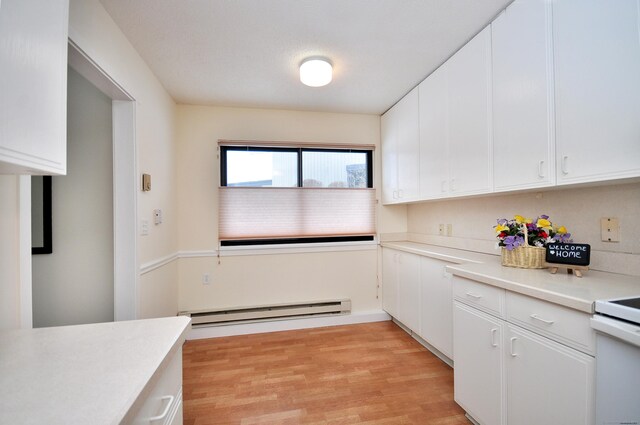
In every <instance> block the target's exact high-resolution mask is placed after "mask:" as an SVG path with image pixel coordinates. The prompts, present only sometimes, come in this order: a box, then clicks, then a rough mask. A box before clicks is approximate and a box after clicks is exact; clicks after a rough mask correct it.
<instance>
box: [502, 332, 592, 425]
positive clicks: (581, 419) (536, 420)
mask: <svg viewBox="0 0 640 425" xmlns="http://www.w3.org/2000/svg"><path fill="white" fill-rule="evenodd" d="M505 345H506V346H507V347H506V348H507V349H506V350H505V357H506V360H505V364H506V376H507V383H506V394H507V422H508V423H510V424H518V425H539V424H563V425H574V424H575V425H587V424H592V423H593V420H594V400H593V395H594V386H593V382H594V373H595V368H594V363H595V361H594V359H593V357H590V356H587V355H586V354H583V353H580V352H579V351H576V350H574V349H572V348H569V347H566V346H564V345H562V344H558V343H556V342H553V341H551V340H549V339H547V338H544V337H541V336H538V335H536V334H533V333H531V332H528V331H526V330H524V329H521V328H519V327H516V326H512V325H509V326H508V329H507V331H506V338H505Z"/></svg>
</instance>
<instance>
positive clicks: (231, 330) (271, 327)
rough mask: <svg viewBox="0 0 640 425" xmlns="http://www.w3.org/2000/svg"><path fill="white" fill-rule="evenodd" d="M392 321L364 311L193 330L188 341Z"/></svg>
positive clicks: (375, 313) (389, 318)
mask: <svg viewBox="0 0 640 425" xmlns="http://www.w3.org/2000/svg"><path fill="white" fill-rule="evenodd" d="M388 320H391V316H389V315H388V314H387V313H386V312H384V311H382V310H373V311H364V312H359V313H351V314H344V315H336V316H324V317H307V318H301V319H290V320H278V321H270V322H260V323H245V324H238V325H228V326H211V327H201V328H196V329H193V328H192V329H191V330H190V331H189V333H188V334H187V339H188V340H192V339H205V338H220V337H225V336H235V335H248V334H259V333H268V332H280V331H290V330H294V329H311V328H321V327H325V326H340V325H353V324H357V323H370V322H384V321H388Z"/></svg>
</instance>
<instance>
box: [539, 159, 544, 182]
mask: <svg viewBox="0 0 640 425" xmlns="http://www.w3.org/2000/svg"><path fill="white" fill-rule="evenodd" d="M538 177H540V178H541V179H543V178H544V161H540V162H538Z"/></svg>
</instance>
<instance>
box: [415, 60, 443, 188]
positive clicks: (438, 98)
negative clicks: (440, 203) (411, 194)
mask: <svg viewBox="0 0 640 425" xmlns="http://www.w3.org/2000/svg"><path fill="white" fill-rule="evenodd" d="M418 90H419V93H420V95H419V98H420V108H419V109H420V197H421V198H422V199H432V198H439V197H442V196H445V195H446V194H447V192H448V191H449V151H448V147H447V140H448V134H447V121H448V118H447V103H448V100H447V63H444V64H443V65H442V66H440V68H438V69H436V70H435V71H434V72H433V74H431V75H429V76H428V77H427V79H426V80H424V81H423V82H422V83H420V85H419V86H418Z"/></svg>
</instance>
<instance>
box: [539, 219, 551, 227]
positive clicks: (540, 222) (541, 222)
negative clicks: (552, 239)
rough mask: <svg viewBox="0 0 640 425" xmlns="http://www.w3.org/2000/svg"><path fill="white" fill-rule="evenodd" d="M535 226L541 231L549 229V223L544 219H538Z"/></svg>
mask: <svg viewBox="0 0 640 425" xmlns="http://www.w3.org/2000/svg"><path fill="white" fill-rule="evenodd" d="M536 226H538V227H539V228H541V229H551V222H550V221H549V220H545V219H544V218H539V219H538V222H537V223H536Z"/></svg>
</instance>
